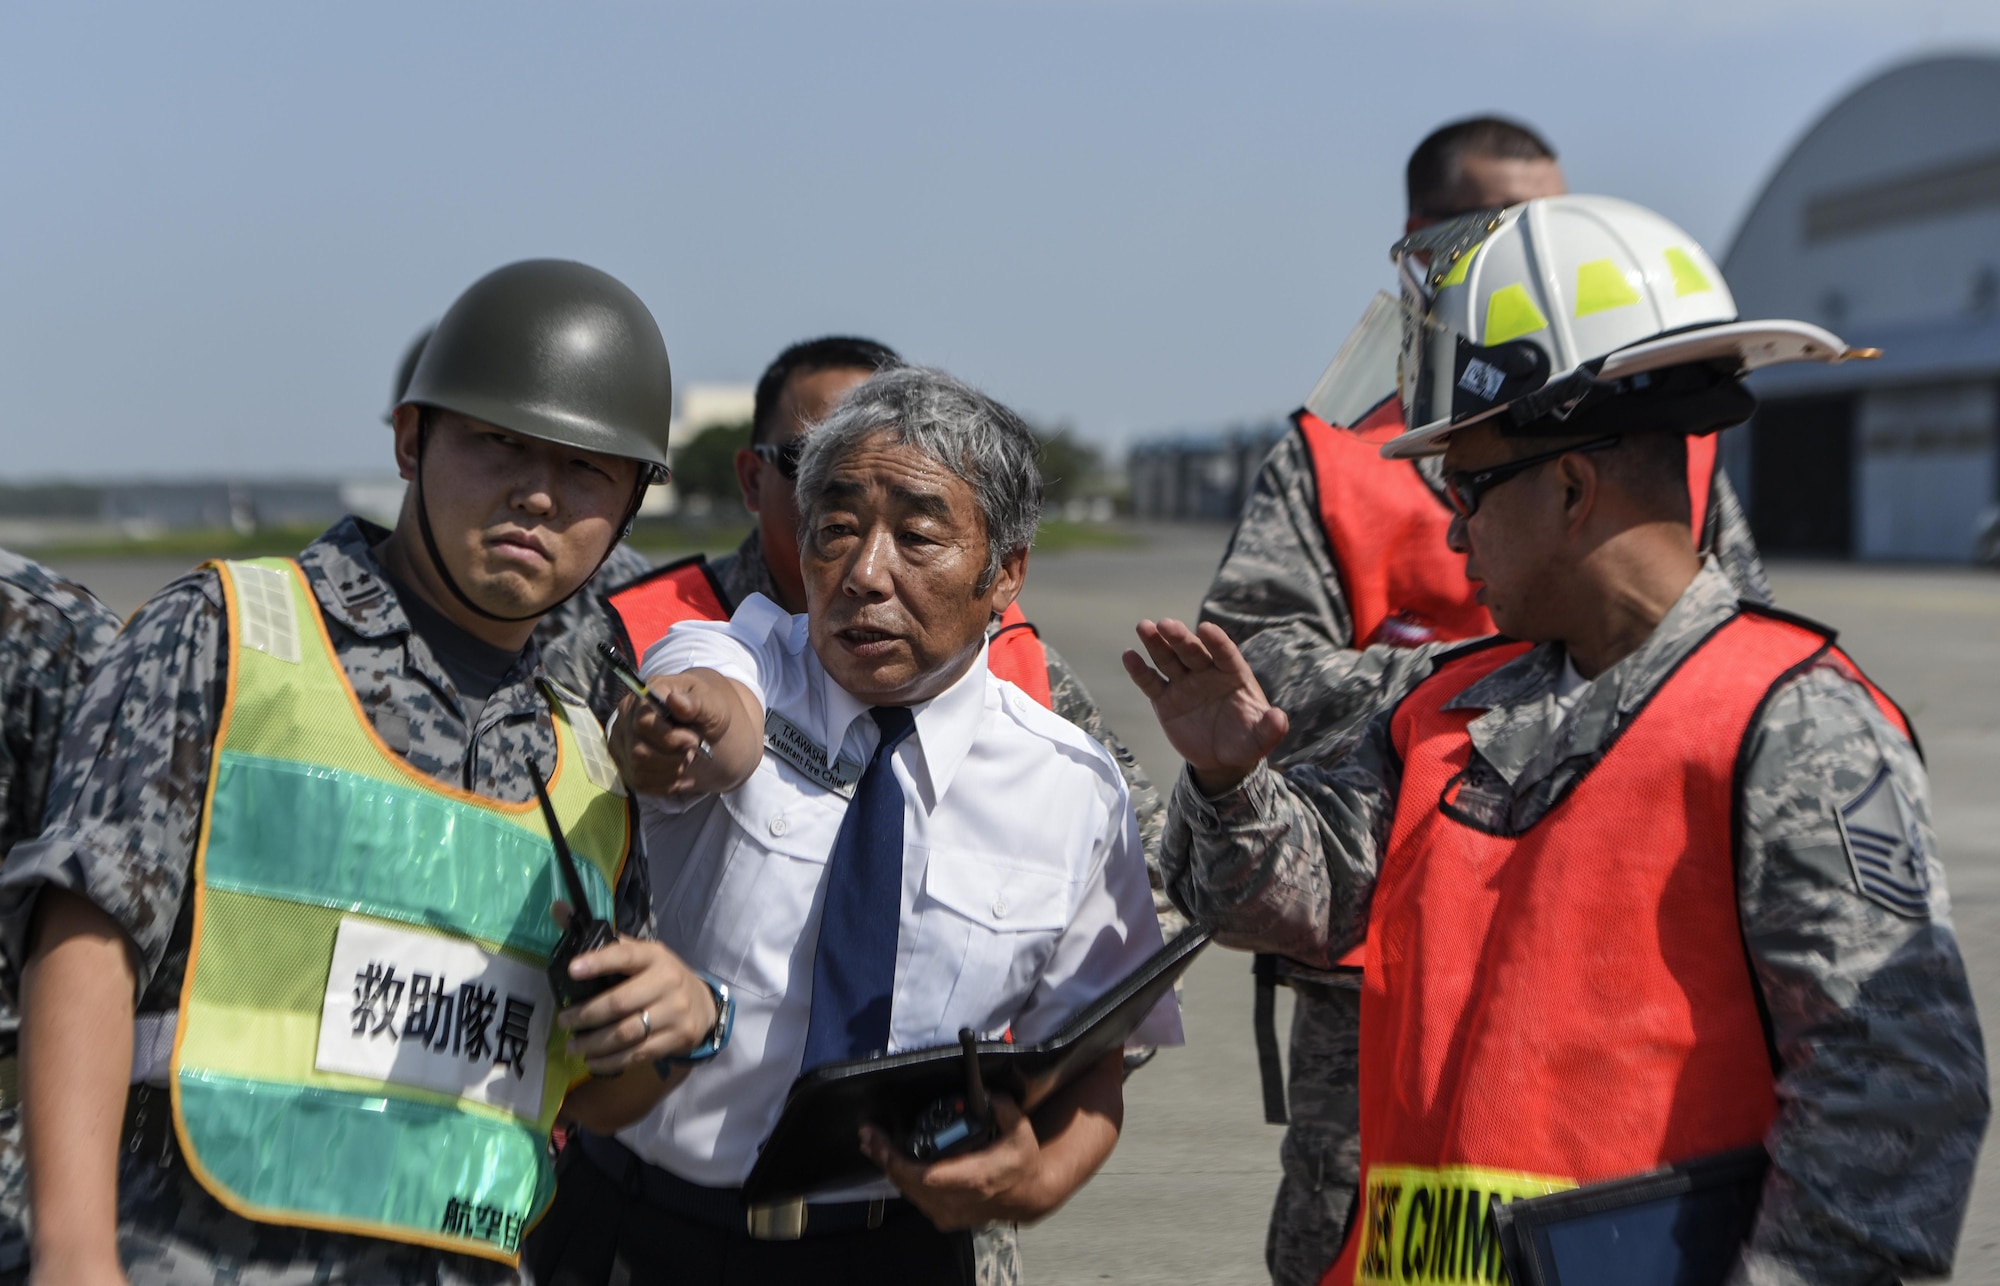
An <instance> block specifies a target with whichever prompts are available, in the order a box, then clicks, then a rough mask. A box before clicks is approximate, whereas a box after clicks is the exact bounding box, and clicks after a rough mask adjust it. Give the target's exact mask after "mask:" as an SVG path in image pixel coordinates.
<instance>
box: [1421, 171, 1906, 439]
mask: <svg viewBox="0 0 2000 1286" xmlns="http://www.w3.org/2000/svg"><path fill="white" fill-rule="evenodd" d="M1391 255H1392V257H1393V258H1394V259H1395V261H1396V265H1397V275H1398V277H1399V278H1400V279H1401V282H1402V288H1403V309H1402V314H1403V315H1402V323H1403V332H1404V335H1403V345H1402V357H1401V361H1400V364H1399V367H1398V372H1397V382H1398V386H1399V388H1400V391H1401V393H1402V398H1403V410H1404V422H1405V423H1406V424H1407V425H1408V426H1409V427H1408V429H1407V431H1406V432H1404V433H1402V434H1400V435H1399V436H1397V437H1396V438H1395V439H1394V440H1393V441H1391V442H1389V443H1387V444H1385V445H1384V446H1383V448H1382V454H1383V455H1385V456H1389V457H1391V458H1407V457H1411V456H1421V455H1436V454H1438V453H1440V452H1442V451H1443V450H1444V448H1445V440H1446V439H1447V438H1448V437H1450V435H1451V433H1452V431H1453V430H1455V429H1460V428H1463V427H1465V426H1466V425H1469V424H1476V423H1478V422H1480V421H1481V420H1485V419H1488V418H1491V417H1493V416H1496V415H1502V414H1503V413H1504V414H1505V415H1506V416H1507V419H1508V421H1509V422H1510V423H1512V424H1527V423H1530V422H1532V421H1536V420H1541V419H1543V418H1544V417H1546V416H1550V415H1553V416H1556V417H1558V418H1559V419H1560V418H1563V417H1566V416H1567V415H1568V414H1569V413H1570V412H1572V411H1573V410H1575V409H1576V408H1577V407H1578V406H1579V405H1580V404H1581V403H1582V402H1583V401H1584V400H1585V398H1586V397H1588V396H1590V395H1592V394H1597V395H1600V396H1601V395H1603V394H1606V393H1610V392H1617V391H1624V390H1626V389H1629V388H1631V387H1632V386H1633V377H1635V376H1642V375H1643V374H1644V373H1645V372H1649V371H1659V370H1662V369H1664V368H1667V367H1681V366H1688V365H1691V364H1695V363H1709V364H1713V365H1712V369H1713V370H1715V371H1718V372H1721V373H1722V378H1724V379H1731V380H1733V379H1734V378H1735V377H1737V376H1740V375H1742V374H1745V373H1747V372H1749V371H1753V370H1756V369H1757V368H1759V367H1762V366H1771V365H1775V364H1777V363H1780V362H1802V361H1819V362H1838V361H1841V360H1843V359H1845V358H1850V357H1873V356H1875V352H1874V350H1872V349H1850V348H1848V347H1847V345H1846V344H1845V343H1843V342H1842V341H1841V339H1840V338H1839V336H1837V335H1834V334H1831V333H1830V332H1828V331H1826V330H1823V329H1821V328H1820V327H1818V326H1814V325H1811V324H1810V323H1807V322H1802V321H1747V322H1746V321H1738V320H1737V319H1736V301H1735V299H1734V298H1733V297H1731V295H1730V293H1729V286H1728V284H1727V283H1726V282H1724V281H1723V279H1722V273H1721V271H1720V270H1719V269H1717V268H1716V266H1715V262H1714V261H1713V260H1712V259H1710V258H1709V257H1708V254H1707V252H1706V251H1704V250H1703V249H1702V248H1701V247H1700V246H1699V245H1697V244H1696V243H1695V240H1694V238H1693V237H1690V236H1689V235H1688V234H1687V233H1685V232H1683V231H1681V229H1679V228H1678V227H1676V226H1674V224H1673V223H1671V222H1669V221H1668V220H1666V219H1664V218H1662V217H1660V216H1659V215H1657V214H1655V213H1653V212H1652V211H1651V210H1648V209H1645V208H1644V207H1643V206H1637V205H1633V204H1632V203H1631V202H1629V201H1620V200H1617V199H1616V198H1614V197H1605V196H1555V197H1545V198H1543V199H1541V200H1537V201H1528V202H1525V203H1524V204H1521V205H1517V206H1511V207H1509V208H1507V209H1505V210H1489V211H1485V212H1482V213H1479V214H1472V215H1467V216H1464V217H1463V218H1459V219H1453V220H1450V221H1448V222H1445V223H1441V224H1436V225H1433V226H1431V227H1428V228H1424V229H1421V230H1420V231H1418V232H1415V233H1412V234H1411V235H1410V236H1407V237H1405V238H1403V239H1402V240H1401V241H1399V242H1397V243H1396V245H1395V248H1394V249H1393V250H1392V251H1391ZM1725 368H1728V369H1725ZM1637 382H1638V384H1640V385H1643V384H1644V383H1645V381H1644V380H1643V379H1641V380H1639V381H1637ZM1592 400H1593V402H1595V401H1596V400H1597V399H1596V398H1593V399H1592ZM1750 405H1754V403H1750ZM1738 418H1739V419H1740V418H1741V417H1740V416H1739V417H1738ZM1714 427H1721V426H1720V425H1717V426H1714ZM1704 431H1706V430H1704Z"/></svg>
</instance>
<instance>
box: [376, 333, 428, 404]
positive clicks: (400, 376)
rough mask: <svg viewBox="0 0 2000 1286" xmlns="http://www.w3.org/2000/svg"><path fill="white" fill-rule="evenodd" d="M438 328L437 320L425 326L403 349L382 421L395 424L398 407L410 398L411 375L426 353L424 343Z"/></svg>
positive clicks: (426, 342)
mask: <svg viewBox="0 0 2000 1286" xmlns="http://www.w3.org/2000/svg"><path fill="white" fill-rule="evenodd" d="M436 329H437V323H436V322H432V323H431V324H430V325H428V326H426V327H424V328H423V329H422V330H420V331H418V332H417V333H416V337H415V338H413V339H411V340H410V343H409V347H407V348H405V349H404V350H403V360H402V361H400V362H398V363H396V383H395V386H394V387H393V388H391V389H390V390H389V409H388V410H386V411H384V412H382V423H384V424H394V423H395V422H396V408H397V407H399V406H401V405H402V404H403V403H404V402H407V401H408V400H409V392H410V377H411V376H412V375H415V374H416V373H417V359H419V358H421V357H422V356H423V355H424V345H426V344H428V343H430V342H431V332H432V331H434V330H436Z"/></svg>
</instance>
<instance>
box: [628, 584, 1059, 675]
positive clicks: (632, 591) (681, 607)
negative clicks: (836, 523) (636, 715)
mask: <svg viewBox="0 0 2000 1286" xmlns="http://www.w3.org/2000/svg"><path fill="white" fill-rule="evenodd" d="M607 597H608V598H609V600H610V602H611V608H612V615H613V616H614V617H615V618H616V620H617V622H618V625H619V628H620V629H622V630H623V631H624V634H625V642H626V644H627V645H628V648H629V650H630V651H631V654H632V655H633V656H639V657H643V656H645V655H646V649H647V648H650V647H651V646H653V644H655V643H657V642H659V641H660V640H661V639H663V638H665V637H666V634H667V631H668V630H670V629H672V628H673V627H674V626H675V625H678V624H679V623H680V622H682V621H726V620H728V619H729V614H730V605H729V602H728V598H727V596H726V595H725V594H724V593H723V592H722V585H721V584H720V582H718V581H717V580H716V579H715V573H714V572H713V571H712V570H710V568H709V565H708V559H707V558H706V557H705V556H703V555H701V554H696V555H694V556H693V557H692V558H683V559H681V560H680V561H679V562H677V563H668V564H667V565H666V566H665V567H659V568H655V569H654V570H652V571H650V572H648V573H646V574H645V575H644V576H641V577H639V579H637V580H635V581H631V582H628V583H627V584H624V585H621V586H619V587H618V588H617V589H614V590H612V591H611V593H610V594H609V595H608V596H607ZM986 664H987V667H988V668H989V669H991V670H992V671H993V673H994V674H995V675H996V676H998V677H999V678H1002V679H1005V680H1007V681H1008V682H1009V683H1012V684H1013V685H1014V686H1015V687H1017V688H1019V689H1021V691H1023V692H1025V693H1027V694H1028V695H1029V696H1031V697H1033V698H1034V699H1035V700H1036V701H1037V702H1039V703H1041V705H1042V706H1043V707H1044V708H1048V709H1053V708H1054V700H1053V698H1052V696H1051V694H1050V691H1049V658H1048V652H1047V650H1046V649H1044V648H1043V647H1042V639H1041V635H1040V634H1039V633H1037V632H1036V630H1035V627H1034V625H1033V624H1032V623H1031V622H1030V621H1029V620H1028V618H1027V617H1026V616H1024V615H1022V613H1021V604H1020V602H1019V601H1018V600H1017V601H1015V602H1013V603H1010V604H1008V606H1007V610H1006V611H1005V612H1002V613H1001V614H1000V629H999V630H998V631H997V632H996V633H995V634H994V635H993V638H992V640H991V641H990V642H989V643H988V644H987V645H986Z"/></svg>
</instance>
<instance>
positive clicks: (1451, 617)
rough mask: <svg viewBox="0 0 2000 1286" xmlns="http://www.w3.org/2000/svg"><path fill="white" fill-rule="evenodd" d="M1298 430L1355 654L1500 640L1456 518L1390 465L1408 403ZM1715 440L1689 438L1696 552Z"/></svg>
mask: <svg viewBox="0 0 2000 1286" xmlns="http://www.w3.org/2000/svg"><path fill="white" fill-rule="evenodd" d="M1292 422H1293V423H1295V424H1296V425H1298V429H1299V434H1300V436H1301V437H1303V438H1304V439H1305V443H1306V451H1307V453H1308V454H1309V455H1310V456H1311V457H1312V464H1313V483H1314V486H1315V487H1316V489H1317V490H1318V493H1319V521H1320V528H1321V529H1322V530H1323V531H1324V532H1325V533H1326V543H1327V547H1328V548H1329V549H1330V550H1331V551H1332V553H1333V566H1334V571H1335V574H1336V575H1338V576H1339V577H1340V587H1341V589H1342V591H1343V592H1344V593H1345V594H1346V596H1347V606H1348V611H1349V612H1351V613H1352V614H1353V619H1354V646H1355V647H1357V648H1360V647H1367V646H1369V645H1370V644H1374V643H1390V644H1397V645H1401V646H1405V647H1411V646H1415V645H1417V644H1420V643H1432V642H1456V641H1457V640H1460V639H1471V638H1478V637H1479V636H1481V635H1483V634H1491V633H1492V632H1493V618H1492V617H1490V616H1488V615H1487V614H1486V609H1485V608H1484V607H1481V606H1480V605H1479V602H1478V600H1477V599H1476V598H1475V597H1474V595H1475V593H1476V592H1477V591H1476V588H1475V586H1474V585H1473V583H1472V582H1471V581H1469V580H1467V579H1466V578H1465V559H1464V558H1463V557H1462V556H1461V555H1458V554H1454V553H1452V552H1451V550H1450V549H1449V548H1448V547H1447V546H1446V545H1445V528H1446V527H1448V526H1450V525H1451V516H1452V515H1451V509H1450V507H1449V506H1447V505H1446V504H1445V502H1444V501H1443V500H1441V499H1439V497H1438V495H1437V493H1436V492H1434V491H1432V490H1431V489H1430V484H1428V483H1426V482H1425V481H1424V479H1423V475H1422V474H1420V473H1418V472H1417V469H1416V466H1415V465H1414V464H1412V463H1409V462H1407V461H1403V460H1384V459H1383V458H1382V455H1381V451H1380V448H1381V446H1382V444H1383V443H1384V442H1387V441H1388V440H1389V439H1390V438H1393V437H1395V436H1396V435H1397V434H1399V433H1401V432H1402V431H1403V413H1402V404H1401V403H1400V402H1398V401H1397V400H1396V399H1395V398H1393V397H1391V398H1387V399H1385V400H1384V401H1382V402H1381V403H1380V404H1379V405H1377V406H1376V408H1375V409H1374V410H1373V411H1370V412H1369V413H1368V414H1367V415H1366V416H1364V417H1362V420H1361V422H1360V423H1359V424H1357V425H1355V426H1354V427H1353V428H1352V429H1342V428H1336V427H1334V426H1332V425H1330V424H1328V423H1327V422H1326V421H1325V420H1322V419H1320V418H1319V417H1318V416H1316V415H1314V414H1313V413H1312V412H1310V411H1304V410H1301V411H1296V412H1294V413H1293V414H1292ZM1715 445H1716V444H1715V437H1714V435H1712V434H1711V435H1710V436H1708V437H1700V438H1689V439H1688V498H1689V500H1690V502H1691V504H1692V508H1693V514H1692V517H1693V528H1694V533H1695V540H1696V542H1697V543H1699V542H1700V540H1701V529H1702V524H1703V523H1704V522H1705V521H1706V520H1707V518H1708V504H1709V494H1710V489H1711V488H1712V487H1713V485H1714V482H1715Z"/></svg>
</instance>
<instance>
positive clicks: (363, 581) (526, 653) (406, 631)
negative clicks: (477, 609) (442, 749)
mask: <svg viewBox="0 0 2000 1286" xmlns="http://www.w3.org/2000/svg"><path fill="white" fill-rule="evenodd" d="M388 538H389V529H388V528H386V527H382V526H378V525H377V524H375V523H372V522H369V521H368V520H367V519H366V518H360V517H356V516H355V515H353V514H349V515H348V516H347V517H345V518H342V519H341V520H340V521H339V522H337V523H335V524H333V526H331V527H329V528H327V529H326V531H325V532H323V533H322V534H321V535H320V537H319V538H318V539H317V540H315V541H313V542H312V543H311V544H310V545H307V546H306V547H305V548H304V549H303V550H301V551H300V552H299V557H298V563H299V570H300V571H302V572H304V573H305V577H306V584H307V585H309V586H310V587H311V588H312V592H313V597H314V598H315V599H317V600H319V606H320V611H321V612H323V613H324V614H325V615H326V618H327V619H328V620H330V621H333V622H334V623H336V624H338V625H340V626H341V627H342V628H344V629H346V630H348V631H349V632H351V633H353V634H355V635H357V636H359V637H361V638H364V639H368V640H370V641H371V642H381V641H384V640H388V639H393V638H397V637H402V638H404V639H405V640H406V642H405V644H404V648H405V656H406V658H407V661H408V664H409V665H410V667H411V668H412V669H413V670H415V671H416V672H417V673H418V674H421V675H422V676H423V677H424V678H425V680H427V681H428V682H429V683H430V684H431V686H433V687H435V688H437V689H438V690H439V691H441V692H445V693H450V694H452V695H453V697H454V698H455V697H456V695H457V691H458V689H457V687H456V685H454V684H453V683H452V681H451V678H450V676H448V675H447V674H446V673H445V672H444V667H443V666H441V665H439V664H438V663H437V659H436V658H435V657H433V656H432V655H431V650H430V646H429V645H428V644H422V645H421V646H419V644H421V643H422V640H421V636H419V635H417V634H416V632H415V630H414V629H413V628H412V627H411V625H410V618H409V616H408V614H407V613H405V612H404V611H403V605H402V603H401V602H400V601H399V600H398V599H397V597H396V589H395V586H394V585H392V584H391V583H390V582H389V578H388V577H387V576H386V575H384V574H383V571H382V564H381V562H380V561H379V560H378V559H377V558H376V557H375V547H376V546H378V545H380V544H381V543H382V542H383V541H384V540H387V539H388ZM541 668H542V662H541V651H540V649H539V648H538V646H537V644H536V643H535V640H534V639H532V638H531V639H529V640H528V645H527V646H526V647H524V648H522V649H521V656H520V659H519V660H517V661H516V662H515V663H514V668H513V669H511V670H509V671H508V673H507V677H506V678H505V679H503V680H502V681H501V685H500V688H499V689H498V690H497V691H495V692H494V694H493V696H492V697H489V698H488V699H487V705H488V708H490V709H492V710H495V711H499V710H505V709H511V708H512V707H513V706H515V705H519V704H521V702H519V701H514V700H512V699H511V698H509V699H502V698H503V694H511V693H513V692H514V691H515V690H516V689H517V688H518V689H521V690H523V691H525V692H528V693H530V694H532V692H533V684H532V683H531V682H530V680H531V679H533V678H534V677H535V676H536V675H537V674H538V673H539V672H540V670H541Z"/></svg>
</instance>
